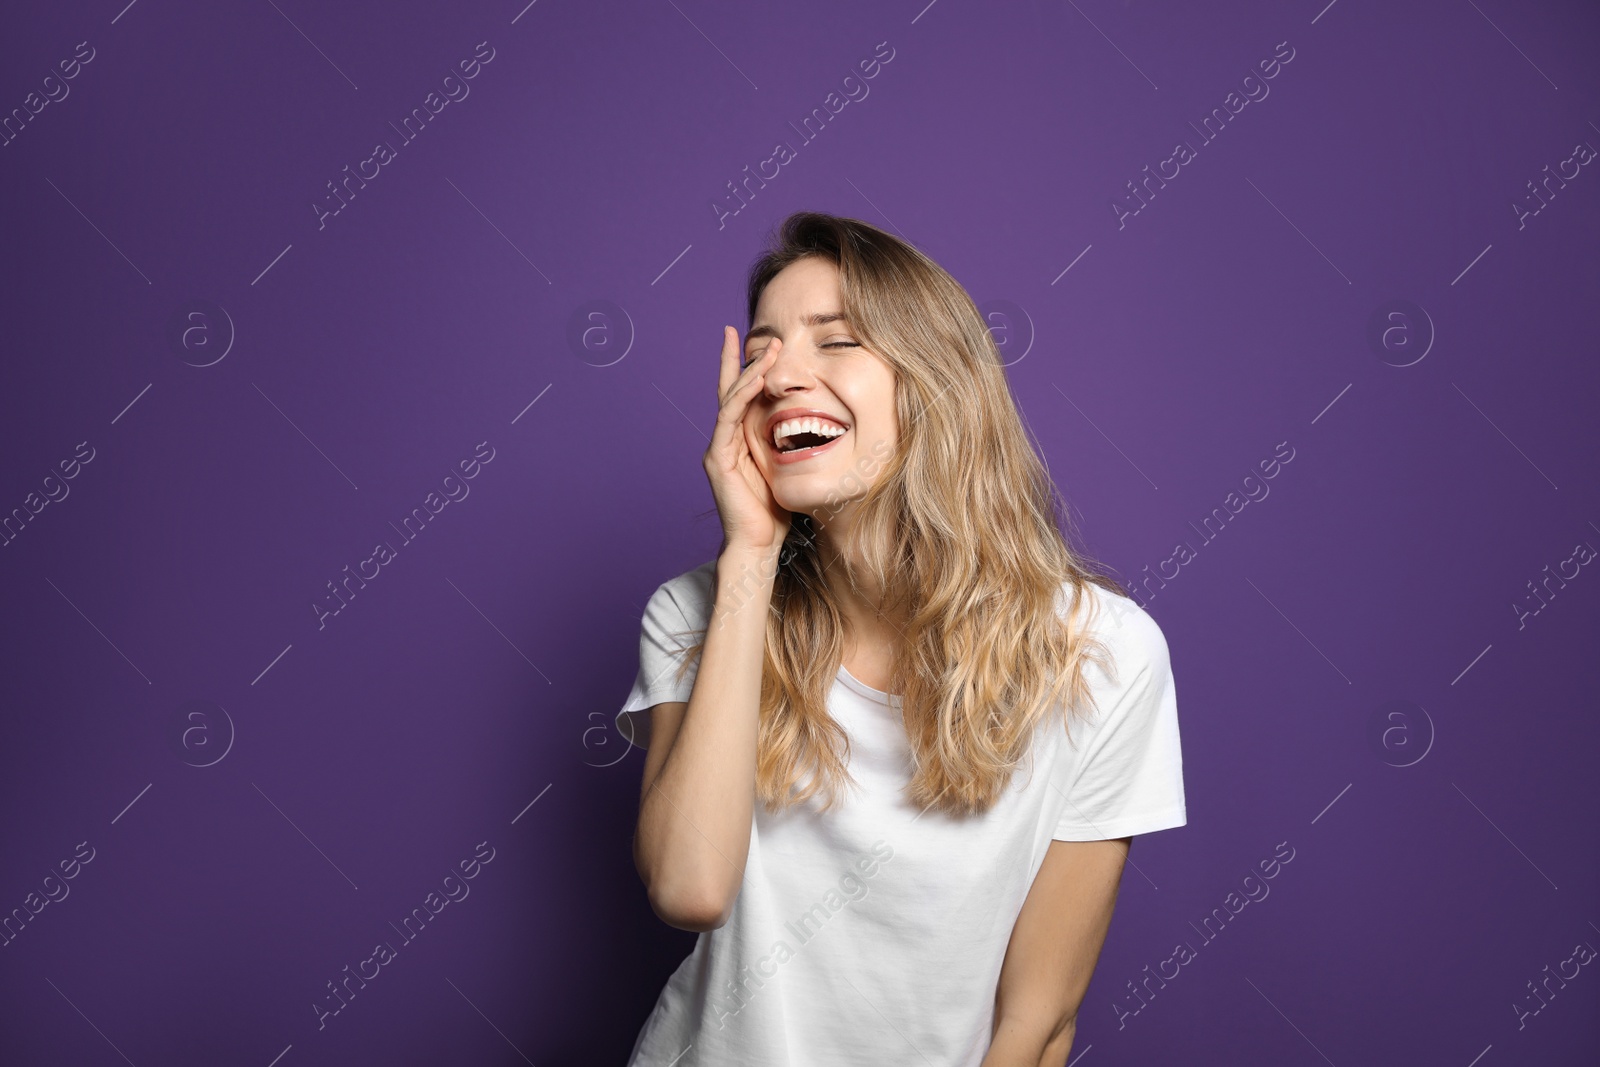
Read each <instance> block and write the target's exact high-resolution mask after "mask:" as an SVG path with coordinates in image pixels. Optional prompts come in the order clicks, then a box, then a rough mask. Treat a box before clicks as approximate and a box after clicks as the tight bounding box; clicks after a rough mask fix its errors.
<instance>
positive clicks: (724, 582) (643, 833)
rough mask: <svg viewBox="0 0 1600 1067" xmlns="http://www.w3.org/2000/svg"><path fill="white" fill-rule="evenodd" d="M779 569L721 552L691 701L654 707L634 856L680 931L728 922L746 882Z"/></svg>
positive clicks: (758, 558) (658, 906)
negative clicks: (769, 618)
mask: <svg viewBox="0 0 1600 1067" xmlns="http://www.w3.org/2000/svg"><path fill="white" fill-rule="evenodd" d="M774 575H775V570H774V568H773V567H772V566H771V559H770V558H769V557H768V556H763V555H761V554H760V553H757V552H753V551H752V552H745V551H740V550H736V549H730V550H728V551H726V552H724V553H723V554H722V555H721V556H720V557H718V560H717V586H716V594H715V600H714V602H713V606H712V609H711V618H710V620H709V622H708V623H707V625H706V638H705V647H704V648H703V649H701V652H700V666H699V669H698V673H696V675H695V680H694V689H693V690H692V691H691V692H690V694H689V700H688V703H687V704H658V705H656V706H655V707H654V708H653V709H651V723H650V734H651V737H650V747H649V748H648V749H646V750H645V763H644V781H643V785H642V793H641V796H640V800H639V824H638V830H637V832H636V833H635V834H634V839H633V859H634V865H635V866H636V867H637V868H638V870H639V877H640V878H641V879H643V881H644V884H645V889H646V891H647V892H648V893H649V897H650V906H651V907H652V908H654V909H655V912H656V914H657V915H659V916H660V917H661V919H662V921H663V922H666V923H669V924H670V925H672V926H676V927H678V928H679V929H682V930H693V931H704V930H712V929H715V928H717V927H719V926H721V925H722V924H723V923H725V922H727V921H728V914H729V913H730V912H731V911H732V909H733V903H734V901H735V900H736V899H737V898H738V895H739V886H740V885H741V884H742V883H743V881H744V864H745V860H746V858H747V857H748V854H749V851H750V820H751V817H752V815H753V813H754V810H755V808H754V804H755V778H756V739H757V723H758V714H757V710H758V707H759V704H760V700H761V672H762V667H763V662H762V660H763V655H764V651H765V647H766V626H767V611H768V610H769V609H768V604H769V602H770V601H771V599H772V583H773V581H774Z"/></svg>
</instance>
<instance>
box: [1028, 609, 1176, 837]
mask: <svg viewBox="0 0 1600 1067" xmlns="http://www.w3.org/2000/svg"><path fill="white" fill-rule="evenodd" d="M1106 596H1107V597H1108V598H1109V599H1110V600H1111V601H1112V603H1111V604H1110V605H1109V608H1110V610H1103V611H1102V612H1101V615H1102V617H1103V618H1105V619H1106V621H1105V622H1104V623H1103V625H1101V626H1100V627H1098V628H1097V636H1098V637H1099V638H1100V639H1101V640H1102V641H1103V642H1104V643H1105V645H1106V649H1107V651H1108V652H1109V653H1110V654H1111V657H1112V661H1113V664H1114V666H1115V668H1116V669H1115V678H1114V679H1110V680H1107V677H1106V675H1104V674H1103V673H1101V672H1100V671H1099V670H1098V668H1091V669H1092V670H1093V671H1094V675H1093V676H1094V677H1098V678H1099V679H1100V680H1101V682H1102V686H1101V687H1097V689H1096V692H1095V697H1096V700H1097V701H1098V702H1099V705H1100V709H1099V712H1098V713H1094V714H1093V718H1092V719H1090V720H1089V721H1088V722H1087V723H1085V722H1084V721H1082V720H1077V719H1074V721H1073V723H1072V736H1073V738H1074V741H1075V743H1076V745H1077V746H1078V752H1077V770H1076V774H1075V776H1074V778H1073V779H1072V784H1071V786H1070V787H1069V788H1068V790H1067V793H1066V802H1065V803H1064V804H1063V805H1062V808H1061V816H1060V818H1059V819H1058V820H1057V824H1056V829H1055V833H1054V835H1053V837H1054V839H1055V840H1057V841H1104V840H1108V839H1110V838H1116V837H1131V836H1133V835H1134V834H1147V833H1151V832H1153V831H1155V830H1167V829H1171V828H1173V827H1176V826H1183V825H1185V824H1186V823H1187V822H1188V817H1187V813H1186V809H1185V805H1184V794H1183V750H1182V747H1181V745H1180V743H1179V734H1178V702H1177V690H1176V688H1175V686H1174V682H1173V677H1172V660H1171V657H1170V655H1169V653H1168V649H1167V640H1166V637H1165V635H1163V634H1162V632H1161V628H1160V627H1159V626H1157V625H1156V621H1155V619H1153V618H1151V617H1150V615H1149V613H1148V612H1146V611H1145V610H1144V609H1143V608H1140V607H1138V605H1136V604H1135V603H1134V602H1133V601H1132V600H1129V599H1128V598H1125V597H1120V596H1116V595H1115V594H1109V593H1108V594H1106ZM1085 727H1087V729H1085ZM1063 744H1065V742H1064V743H1063Z"/></svg>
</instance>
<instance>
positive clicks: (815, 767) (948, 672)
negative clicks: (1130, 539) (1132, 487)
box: [679, 212, 1126, 815]
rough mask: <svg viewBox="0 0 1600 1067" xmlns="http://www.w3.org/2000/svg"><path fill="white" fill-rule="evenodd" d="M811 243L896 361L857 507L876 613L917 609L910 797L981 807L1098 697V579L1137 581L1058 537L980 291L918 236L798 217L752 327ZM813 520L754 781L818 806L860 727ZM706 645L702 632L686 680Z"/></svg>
mask: <svg viewBox="0 0 1600 1067" xmlns="http://www.w3.org/2000/svg"><path fill="white" fill-rule="evenodd" d="M808 256H817V257H822V258H824V259H827V260H829V261H831V262H833V263H834V264H835V265H836V266H837V267H838V268H839V273H840V277H839V284H840V293H841V296H842V301H843V307H842V308H841V309H840V310H842V311H843V312H844V314H845V315H846V316H847V318H848V321H849V323H850V325H851V327H852V328H853V329H854V330H855V331H856V335H857V337H856V339H857V340H859V341H860V342H861V343H862V344H863V345H864V346H865V347H866V349H867V350H868V351H870V352H873V353H876V354H877V355H879V356H880V357H882V358H883V359H884V360H885V361H886V362H887V363H888V364H889V365H890V366H891V367H892V368H893V369H894V372H895V375H896V386H895V407H896V414H897V416H898V427H899V430H898V443H897V445H896V448H895V450H894V454H893V455H892V456H890V457H888V459H887V461H886V462H885V464H884V466H883V469H882V470H881V471H880V472H879V474H878V476H877V478H876V480H874V481H873V482H872V484H871V485H870V487H868V489H867V491H866V493H865V494H864V496H863V497H862V498H861V499H859V500H858V501H856V503H855V514H856V523H857V527H858V530H859V534H860V538H861V544H862V550H863V553H864V557H865V558H864V563H863V569H864V571H865V573H866V574H867V575H870V577H871V579H872V583H873V585H874V586H875V587H876V588H877V589H880V590H883V591H884V594H883V600H882V602H881V604H880V607H879V610H881V611H882V612H883V613H884V615H885V616H886V617H887V618H889V619H904V620H906V626H905V628H904V630H903V631H902V635H903V638H904V640H903V641H899V642H897V643H896V649H895V652H894V669H893V676H892V677H893V681H892V682H891V684H890V690H891V692H895V693H899V694H900V710H901V714H902V716H903V718H904V721H905V730H906V736H907V738H908V740H909V742H910V748H911V754H912V758H913V760H914V764H915V769H914V772H913V774H912V777H911V781H910V783H909V784H908V785H907V787H906V793H905V795H906V798H907V799H908V800H909V801H910V802H911V803H913V804H915V805H916V806H917V807H918V808H930V807H931V808H933V809H935V810H938V811H943V812H945V813H947V814H951V815H965V814H976V813H981V812H984V811H987V810H988V809H989V808H990V807H992V806H993V804H994V803H995V802H996V801H997V800H998V799H999V797H1000V795H1001V794H1002V793H1003V791H1004V790H1005V788H1006V786H1007V785H1008V783H1009V782H1010V780H1011V778H1012V774H1013V772H1014V771H1015V770H1016V768H1017V767H1018V765H1019V764H1020V763H1021V761H1022V759H1023V757H1024V756H1025V755H1026V753H1027V752H1028V750H1029V748H1030V744H1031V741H1032V737H1033V733H1034V730H1035V728H1036V727H1037V726H1038V725H1039V724H1040V722H1041V721H1042V720H1044V718H1045V717H1046V715H1047V714H1048V713H1050V712H1051V711H1052V710H1053V709H1059V708H1065V709H1067V713H1066V716H1065V719H1066V721H1065V722H1064V724H1063V725H1064V726H1065V727H1066V729H1067V732H1068V736H1069V738H1070V736H1071V728H1070V718H1071V715H1072V714H1073V713H1074V712H1080V713H1081V714H1087V712H1083V711H1082V707H1083V705H1084V704H1085V703H1086V702H1087V703H1090V704H1092V703H1093V698H1092V694H1091V693H1090V692H1089V687H1088V683H1087V682H1086V680H1085V677H1084V670H1083V667H1084V662H1085V660H1086V659H1092V660H1094V661H1095V662H1097V663H1100V664H1101V665H1102V667H1103V668H1105V669H1106V670H1107V671H1108V672H1109V671H1114V669H1115V667H1114V665H1113V664H1110V663H1108V658H1109V657H1108V656H1107V653H1106V650H1105V648H1104V646H1103V645H1102V644H1100V642H1098V641H1096V640H1094V639H1093V638H1092V637H1091V636H1090V635H1089V634H1088V633H1087V632H1086V628H1087V626H1088V618H1087V613H1088V612H1089V611H1090V610H1092V605H1091V604H1090V603H1088V601H1090V600H1092V599H1093V598H1089V597H1085V596H1084V595H1083V593H1084V592H1085V591H1086V589H1085V587H1086V585H1087V584H1089V583H1094V584H1097V585H1100V586H1102V587H1104V588H1107V589H1110V590H1113V591H1115V592H1117V593H1119V594H1123V595H1126V593H1125V591H1124V589H1123V587H1122V586H1121V585H1120V584H1119V583H1118V582H1117V581H1116V580H1115V579H1113V578H1111V577H1109V576H1107V575H1106V574H1104V573H1102V572H1101V571H1100V570H1098V569H1096V568H1095V567H1094V566H1093V565H1092V564H1091V562H1090V561H1089V560H1088V559H1087V558H1086V557H1085V556H1083V555H1081V554H1080V553H1079V552H1077V551H1075V550H1074V549H1073V548H1072V546H1071V545H1070V544H1069V543H1068V540H1067V538H1066V537H1065V536H1064V535H1063V533H1062V530H1061V526H1062V525H1063V524H1065V525H1066V526H1068V528H1069V529H1070V526H1071V519H1070V513H1069V512H1068V511H1067V509H1066V507H1065V503H1064V501H1062V499H1061V497H1060V494H1059V493H1058V491H1057V489H1056V486H1055V484H1054V483H1053V482H1052V481H1051V479H1050V475H1049V472H1048V471H1047V470H1046V469H1045V467H1044V465H1043V463H1042V462H1041V461H1040V460H1039V458H1038V456H1037V455H1036V454H1035V453H1034V451H1033V449H1032V447H1031V446H1030V444H1029V439H1028V436H1027V434H1026V432H1025V430H1024V428H1023V424H1022V420H1021V417H1020V416H1019V415H1018V412H1017V407H1016V402H1015V400H1014V399H1013V397H1012V394H1011V391H1010V386H1009V384H1008V381H1007V379H1006V375H1005V372H1004V370H1003V369H1002V366H1001V359H1000V354H999V350H998V349H997V347H996V346H995V343H994V339H993V336H992V335H991V334H990V332H989V329H988V327H987V325H986V324H985V322H984V319H983V316H982V315H981V314H980V313H979V311H978V309H977V307H976V306H975V305H974V304H973V302H972V298H971V297H970V296H968V295H967V292H966V290H964V289H963V288H962V287H961V285H960V284H959V283H957V282H956V280H955V279H954V278H952V277H950V275H949V274H948V273H946V272H945V271H944V269H943V268H941V267H940V266H939V265H938V264H936V263H934V262H933V261H932V260H931V259H929V258H928V257H927V256H925V255H923V254H922V253H921V252H920V251H918V250H917V249H916V248H914V247H913V246H912V245H910V244H908V243H907V242H905V241H903V240H901V239H900V238H898V237H895V236H893V235H892V234H889V233H885V232H884V231H882V230H879V229H877V228H876V227H873V226H871V225H868V224H867V223H864V222H861V221H859V220H856V219H851V218H842V217H839V216H834V215H827V214H822V213H819V212H796V213H795V214H792V215H790V216H789V217H788V218H787V219H785V220H784V222H783V224H782V227H781V229H780V231H779V233H778V239H777V241H776V243H775V244H774V246H773V247H772V248H771V249H770V250H769V251H767V252H766V253H764V254H763V255H761V256H760V258H758V259H757V260H756V262H755V263H754V264H753V265H752V267H751V269H750V275H749V281H748V297H749V308H748V314H749V325H748V326H747V330H748V328H749V326H753V325H754V320H755V312H756V304H757V301H758V300H759V299H760V297H761V293H762V291H763V290H764V289H765V288H766V286H767V284H768V283H769V282H771V281H772V279H773V277H774V276H775V275H777V273H778V272H779V271H781V270H783V269H784V268H785V267H787V266H789V265H790V264H791V263H794V262H795V261H796V260H799V259H803V258H806V257H808ZM811 526H812V522H811V516H810V515H807V514H803V513H797V514H795V516H794V517H793V519H792V520H791V523H790V529H789V533H788V535H787V537H786V540H785V544H784V549H783V553H782V555H781V557H780V558H781V562H780V564H779V566H778V572H777V575H776V578H775V580H774V582H773V589H772V601H771V609H772V610H770V611H769V612H768V613H767V620H766V627H767V634H766V652H765V662H764V667H763V670H762V677H761V706H760V713H759V714H760V727H759V740H758V749H757V755H756V792H757V795H758V796H759V797H760V798H761V800H762V802H763V803H764V804H765V805H766V806H767V809H768V810H769V811H773V812H778V811H782V810H783V809H785V808H787V807H789V806H790V805H792V804H795V803H799V802H801V801H803V800H806V799H808V798H810V797H812V796H815V795H820V796H821V797H822V798H823V799H822V805H821V810H823V811H826V810H828V809H829V808H831V807H832V806H833V805H834V804H835V803H836V802H838V800H839V794H840V791H841V788H842V787H843V786H844V785H845V784H846V783H848V784H850V785H851V786H855V785H856V783H855V781H854V778H853V777H852V776H851V775H850V773H849V770H848V766H847V764H848V759H849V739H848V737H847V736H846V734H845V732H844V729H843V728H842V727H841V726H840V725H839V724H838V723H837V722H835V721H834V719H833V718H832V716H831V715H829V713H828V710H827V697H828V692H829V690H830V688H831V687H832V685H833V683H834V680H835V678H836V677H837V675H838V672H839V667H840V665H841V663H842V661H843V651H844V644H843V638H844V630H845V626H846V620H845V617H844V615H843V614H841V612H840V610H839V606H838V603H839V602H838V599H837V598H836V596H835V594H834V592H833V589H832V587H831V586H830V584H829V581H828V577H827V575H826V574H825V571H824V566H823V563H822V560H821V558H820V555H819V551H818V544H817V540H816V536H815V535H814V533H813V531H812V529H811ZM724 547H726V545H724ZM719 554H720V553H719ZM840 569H842V570H844V571H845V572H846V580H848V581H851V582H852V583H853V582H855V581H856V576H855V575H854V573H853V572H851V570H850V568H849V566H848V564H847V563H841V567H840ZM1068 590H1070V593H1071V610H1070V612H1068V613H1066V614H1065V616H1063V614H1062V613H1061V610H1060V608H1061V603H1060V601H1061V598H1062V596H1063V593H1064V592H1065V591H1068ZM704 645H705V642H704V640H703V639H702V640H701V641H700V642H698V643H697V644H694V645H692V646H690V648H689V654H688V655H687V656H685V659H684V662H683V664H682V666H681V667H680V671H679V677H680V678H681V677H682V674H683V672H684V671H686V670H687V668H688V665H689V663H691V662H693V661H694V660H695V659H696V658H697V657H698V655H699V653H700V651H701V650H702V649H703V648H704ZM1063 698H1064V699H1063ZM802 778H804V779H805V781H804V782H802V781H801V779H802Z"/></svg>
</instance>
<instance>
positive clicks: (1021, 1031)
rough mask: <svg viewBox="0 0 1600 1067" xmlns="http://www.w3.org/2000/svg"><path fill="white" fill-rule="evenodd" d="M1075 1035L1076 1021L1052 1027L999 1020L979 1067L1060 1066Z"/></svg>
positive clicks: (1014, 1020)
mask: <svg viewBox="0 0 1600 1067" xmlns="http://www.w3.org/2000/svg"><path fill="white" fill-rule="evenodd" d="M1076 1033H1077V1024H1076V1021H1075V1020H1070V1019H1069V1020H1068V1021H1067V1022H1066V1024H1065V1025H1062V1026H1057V1027H1052V1026H1047V1025H1044V1024H1041V1023H1034V1022H1031V1021H1027V1020H1021V1019H1014V1018H1013V1019H1006V1018H1002V1019H1001V1020H1000V1022H999V1024H998V1025H997V1026H996V1027H995V1032H994V1040H993V1041H992V1042H990V1044H989V1051H988V1053H986V1054H985V1055H984V1057H983V1063H982V1065H981V1067H1062V1065H1063V1064H1065V1063H1066V1062H1067V1053H1068V1052H1070V1051H1072V1039H1073V1037H1074V1036H1075V1035H1076Z"/></svg>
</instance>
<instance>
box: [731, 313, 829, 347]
mask: <svg viewBox="0 0 1600 1067" xmlns="http://www.w3.org/2000/svg"><path fill="white" fill-rule="evenodd" d="M849 321H850V320H849V319H848V318H846V317H845V314H844V312H842V311H818V312H815V313H813V314H810V315H805V316H802V317H801V319H800V324H801V325H802V326H826V325H827V324H828V323H830V322H849ZM776 336H778V328H777V327H776V326H757V327H756V328H755V329H753V330H751V331H750V332H749V333H748V334H746V335H745V339H744V340H745V343H746V344H749V343H750V342H751V341H754V340H756V339H757V338H758V337H776Z"/></svg>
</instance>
